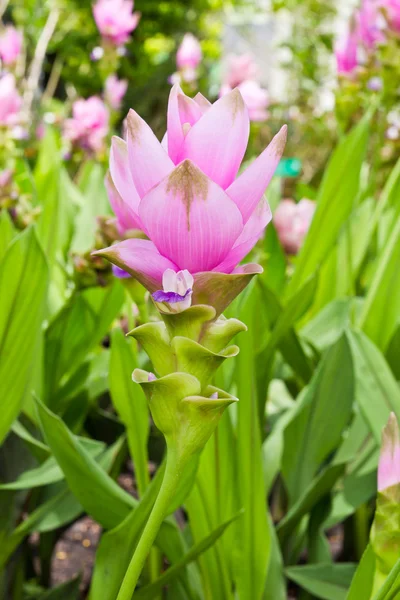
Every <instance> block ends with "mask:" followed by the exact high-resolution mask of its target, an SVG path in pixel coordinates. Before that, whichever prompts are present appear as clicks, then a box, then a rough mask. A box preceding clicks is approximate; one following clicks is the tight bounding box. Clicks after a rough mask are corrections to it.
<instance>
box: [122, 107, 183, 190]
mask: <svg viewBox="0 0 400 600" xmlns="http://www.w3.org/2000/svg"><path fill="white" fill-rule="evenodd" d="M126 122H127V128H128V157H129V166H130V169H131V174H132V178H133V182H134V184H135V187H136V189H137V191H138V194H139V196H140V197H141V198H143V196H144V195H145V194H146V193H147V192H148V191H149V190H150V189H151V188H152V187H153V186H155V185H157V183H159V182H160V181H161V180H162V179H164V177H165V176H166V175H168V173H170V172H171V171H172V169H173V168H174V164H173V162H172V160H171V159H170V158H169V156H168V154H167V153H166V152H165V150H164V148H163V147H162V146H161V144H160V142H159V141H158V139H157V138H156V136H155V135H154V133H153V132H152V130H151V129H150V127H149V126H148V125H147V123H146V122H145V121H143V119H142V118H141V117H139V115H138V114H137V113H135V111H134V110H132V109H131V110H130V111H129V114H128V117H127V119H126Z"/></svg>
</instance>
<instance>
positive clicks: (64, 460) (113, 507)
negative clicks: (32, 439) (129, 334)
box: [37, 401, 137, 529]
mask: <svg viewBox="0 0 400 600" xmlns="http://www.w3.org/2000/svg"><path fill="white" fill-rule="evenodd" d="M37 408H38V415H39V420H40V423H41V426H42V429H43V432H44V436H45V439H46V441H47V443H48V445H49V447H50V448H51V450H52V452H53V455H54V457H55V458H56V460H57V462H58V464H59V465H60V467H61V469H62V471H63V473H64V475H65V479H66V480H67V483H68V486H69V488H70V490H71V491H72V493H73V494H74V496H75V497H76V498H77V500H79V502H80V503H81V504H82V506H83V507H84V509H85V510H86V512H87V513H88V514H89V515H91V516H92V517H93V518H94V519H95V520H96V521H98V522H99V523H100V524H101V525H102V526H103V527H105V528H107V529H108V528H111V527H115V526H116V525H118V524H119V523H120V522H121V521H122V520H123V519H124V518H125V517H126V516H127V515H128V514H129V511H130V510H131V509H132V508H134V507H135V506H136V504H137V502H136V501H135V500H134V498H132V496H130V495H129V494H128V493H127V492H125V491H124V490H123V489H122V488H120V487H119V486H118V485H117V484H116V483H115V481H114V480H113V479H111V478H110V477H109V476H108V475H107V474H106V473H105V472H104V471H103V469H102V468H101V467H100V466H99V465H98V464H97V463H96V461H95V460H94V459H93V458H92V457H91V456H90V454H88V453H87V452H86V451H84V450H83V448H82V447H81V446H80V445H79V443H78V442H77V441H76V439H75V438H74V436H73V435H72V434H71V432H70V431H69V430H68V428H67V427H66V425H65V424H64V423H63V422H62V420H61V419H60V418H59V417H57V416H56V415H54V414H53V413H52V412H51V411H50V410H49V409H48V408H46V407H45V406H44V405H43V404H42V403H41V402H39V401H37ZM94 490H95V493H94Z"/></svg>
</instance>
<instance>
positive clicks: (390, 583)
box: [372, 558, 400, 600]
mask: <svg viewBox="0 0 400 600" xmlns="http://www.w3.org/2000/svg"><path fill="white" fill-rule="evenodd" d="M399 577H400V558H399V559H398V561H397V562H396V563H395V565H394V566H393V568H392V570H391V571H390V573H389V575H388V577H387V579H386V581H385V583H384V585H383V586H382V588H381V589H380V590H379V591H378V592H377V593H376V594H375V596H374V597H373V598H372V600H397V599H396V596H395V595H394V594H396V595H397V593H398V592H399V591H400V590H399V582H398V578H399Z"/></svg>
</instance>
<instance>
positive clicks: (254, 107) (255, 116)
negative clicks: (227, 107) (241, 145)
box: [219, 80, 269, 121]
mask: <svg viewBox="0 0 400 600" xmlns="http://www.w3.org/2000/svg"><path fill="white" fill-rule="evenodd" d="M236 87H237V89H238V90H239V91H240V93H241V95H242V98H243V100H244V103H245V105H246V107H247V110H248V112H249V118H250V121H265V120H266V119H267V117H268V111H267V107H268V105H269V96H268V92H267V90H265V89H264V88H262V87H261V86H260V84H259V83H258V82H257V81H250V80H247V81H243V82H242V83H240V84H239V85H238V86H236ZM231 91H232V89H231V88H230V87H229V86H228V85H224V86H222V87H221V90H220V93H219V95H220V96H225V95H226V94H229V92H231Z"/></svg>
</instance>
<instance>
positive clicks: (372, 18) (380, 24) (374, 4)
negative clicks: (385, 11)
mask: <svg viewBox="0 0 400 600" xmlns="http://www.w3.org/2000/svg"><path fill="white" fill-rule="evenodd" d="M356 20H357V32H358V37H359V39H360V41H361V42H362V44H364V46H365V47H366V48H367V49H368V50H372V48H374V47H375V46H376V44H378V43H380V42H382V41H383V40H384V39H385V35H384V32H383V29H384V19H383V15H382V13H381V0H363V1H362V4H361V7H360V9H359V11H358V13H357V14H356Z"/></svg>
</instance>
